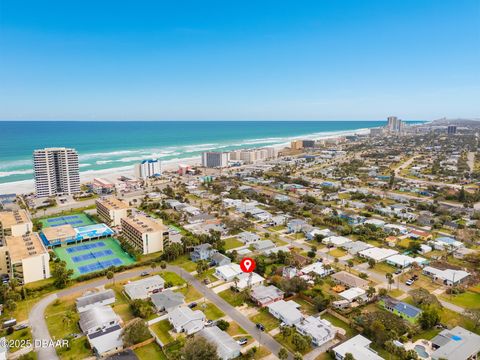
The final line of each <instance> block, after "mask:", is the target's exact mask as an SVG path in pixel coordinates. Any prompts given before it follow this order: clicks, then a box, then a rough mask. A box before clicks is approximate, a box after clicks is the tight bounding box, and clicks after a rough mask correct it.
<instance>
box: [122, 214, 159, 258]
mask: <svg viewBox="0 0 480 360" xmlns="http://www.w3.org/2000/svg"><path fill="white" fill-rule="evenodd" d="M121 224H122V233H123V237H124V238H125V240H126V241H128V242H129V243H130V244H131V245H132V246H134V247H136V248H137V249H139V250H140V251H141V252H142V254H144V255H145V254H150V253H154V252H157V251H163V241H164V239H165V237H167V236H168V228H167V227H166V226H165V225H163V223H162V221H161V220H154V219H152V218H149V217H146V216H144V215H136V216H135V217H133V216H130V217H126V218H122V219H121Z"/></svg>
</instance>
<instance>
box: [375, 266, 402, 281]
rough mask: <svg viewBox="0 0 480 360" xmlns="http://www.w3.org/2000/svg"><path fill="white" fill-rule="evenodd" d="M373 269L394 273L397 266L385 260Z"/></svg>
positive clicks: (379, 271) (384, 272)
mask: <svg viewBox="0 0 480 360" xmlns="http://www.w3.org/2000/svg"><path fill="white" fill-rule="evenodd" d="M372 270H374V271H375V272H377V273H382V274H386V273H390V274H393V273H394V272H395V271H396V268H395V267H393V266H391V265H388V264H387V263H385V262H381V263H376V264H375V266H374V267H373V269H372ZM386 280H387V278H385V281H386Z"/></svg>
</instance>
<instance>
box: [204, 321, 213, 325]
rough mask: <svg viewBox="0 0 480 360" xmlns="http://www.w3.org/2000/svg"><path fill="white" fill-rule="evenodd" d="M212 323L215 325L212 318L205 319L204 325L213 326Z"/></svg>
mask: <svg viewBox="0 0 480 360" xmlns="http://www.w3.org/2000/svg"><path fill="white" fill-rule="evenodd" d="M213 325H215V323H214V322H213V320H207V322H206V323H205V326H213Z"/></svg>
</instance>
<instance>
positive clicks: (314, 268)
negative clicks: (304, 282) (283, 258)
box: [300, 261, 333, 277]
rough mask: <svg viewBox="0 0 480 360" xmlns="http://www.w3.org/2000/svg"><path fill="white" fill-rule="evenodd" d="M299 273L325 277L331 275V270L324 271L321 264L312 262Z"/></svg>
mask: <svg viewBox="0 0 480 360" xmlns="http://www.w3.org/2000/svg"><path fill="white" fill-rule="evenodd" d="M300 272H301V273H302V274H304V275H313V276H320V277H325V276H327V275H330V274H332V273H333V269H332V268H329V269H326V268H325V267H324V266H323V263H321V262H319V261H318V262H314V263H313V264H310V265H307V266H305V267H303V268H302V269H301V270H300Z"/></svg>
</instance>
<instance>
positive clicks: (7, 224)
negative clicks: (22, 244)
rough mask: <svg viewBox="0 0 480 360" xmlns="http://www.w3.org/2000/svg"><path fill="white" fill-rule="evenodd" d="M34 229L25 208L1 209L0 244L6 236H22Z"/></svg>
mask: <svg viewBox="0 0 480 360" xmlns="http://www.w3.org/2000/svg"><path fill="white" fill-rule="evenodd" d="M32 229H33V224H32V221H31V220H30V217H29V216H28V213H27V212H26V211H25V210H15V211H0V245H3V244H4V243H5V237H6V236H22V235H25V234H27V233H29V232H31V231H32Z"/></svg>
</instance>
